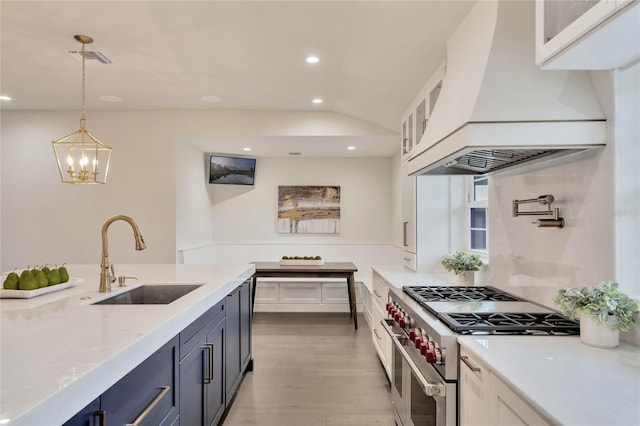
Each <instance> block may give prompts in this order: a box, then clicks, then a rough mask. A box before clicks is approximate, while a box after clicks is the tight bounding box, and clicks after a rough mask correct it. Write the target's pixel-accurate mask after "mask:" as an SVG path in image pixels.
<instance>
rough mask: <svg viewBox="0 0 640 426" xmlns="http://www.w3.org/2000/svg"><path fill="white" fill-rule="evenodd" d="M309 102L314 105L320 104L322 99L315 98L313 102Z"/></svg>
mask: <svg viewBox="0 0 640 426" xmlns="http://www.w3.org/2000/svg"><path fill="white" fill-rule="evenodd" d="M311 102H313V103H314V104H321V103H322V99H320V98H315V99H314V100H312V101H311Z"/></svg>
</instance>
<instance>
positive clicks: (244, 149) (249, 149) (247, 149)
mask: <svg viewBox="0 0 640 426" xmlns="http://www.w3.org/2000/svg"><path fill="white" fill-rule="evenodd" d="M242 150H243V151H251V148H249V147H248V146H247V147H245V148H242Z"/></svg>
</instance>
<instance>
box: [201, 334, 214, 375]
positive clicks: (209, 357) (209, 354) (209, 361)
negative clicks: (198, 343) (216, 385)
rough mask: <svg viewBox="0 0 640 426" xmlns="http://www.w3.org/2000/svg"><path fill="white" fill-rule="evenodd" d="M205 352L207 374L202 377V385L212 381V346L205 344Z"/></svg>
mask: <svg viewBox="0 0 640 426" xmlns="http://www.w3.org/2000/svg"><path fill="white" fill-rule="evenodd" d="M202 348H203V349H205V350H206V351H207V366H208V367H209V374H207V375H205V376H204V379H203V380H204V383H205V384H209V383H211V382H212V381H213V344H212V343H207V344H205V345H204V346H203V347H202Z"/></svg>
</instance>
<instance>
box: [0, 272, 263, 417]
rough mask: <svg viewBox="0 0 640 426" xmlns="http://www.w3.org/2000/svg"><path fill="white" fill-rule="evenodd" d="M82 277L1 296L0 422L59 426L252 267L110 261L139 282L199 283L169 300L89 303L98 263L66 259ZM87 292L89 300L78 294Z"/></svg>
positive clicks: (96, 296) (73, 274)
mask: <svg viewBox="0 0 640 426" xmlns="http://www.w3.org/2000/svg"><path fill="white" fill-rule="evenodd" d="M67 269H68V270H69V275H70V276H71V277H74V278H78V277H83V278H85V282H84V283H82V284H78V285H75V286H72V287H70V288H68V289H65V290H61V291H59V292H55V293H50V294H47V295H43V296H39V297H36V298H33V299H0V330H1V334H0V342H1V345H0V424H9V425H16V426H17V425H28V426H38V425H43V426H44V425H52V424H61V423H63V422H64V421H66V420H68V418H69V417H71V416H72V415H74V414H75V413H76V412H78V411H80V410H81V409H82V408H83V407H84V406H85V405H87V404H88V403H89V402H91V401H93V400H94V399H95V398H96V397H98V396H99V395H100V394H101V393H102V392H104V391H105V390H106V389H108V388H109V387H111V386H112V385H113V384H114V383H116V382H117V381H118V380H119V379H120V378H122V377H124V376H125V375H126V374H127V373H128V372H129V371H131V370H132V369H133V368H134V367H136V366H137V365H138V364H140V363H141V362H142V361H144V360H145V359H146V358H147V357H149V355H151V354H153V353H154V352H155V351H156V350H157V349H159V348H160V347H161V346H162V345H163V344H165V343H166V342H167V341H169V339H171V338H172V337H174V336H175V335H176V334H178V333H179V332H180V331H182V330H183V329H184V328H185V327H186V326H187V325H189V324H190V323H191V322H193V321H194V320H195V319H197V318H198V317H199V316H200V315H202V314H203V313H204V312H206V311H207V309H209V308H210V307H212V306H213V305H215V304H216V303H218V302H219V301H220V300H222V298H224V297H225V296H226V295H227V294H228V293H229V292H231V291H232V290H233V289H235V288H236V287H237V286H238V285H240V284H242V283H243V282H244V281H245V280H246V279H248V278H249V277H251V276H252V275H253V272H254V270H255V267H254V265H250V264H246V265H116V273H117V275H119V276H120V275H124V276H135V277H137V278H138V281H134V280H127V286H128V288H129V289H130V288H131V287H135V286H137V285H138V284H140V283H153V284H171V283H183V284H187V283H202V284H204V285H203V286H202V287H200V288H198V289H196V290H194V291H192V292H190V293H188V294H187V295H185V296H183V297H181V298H179V299H178V300H176V301H174V302H173V303H170V304H167V305H90V304H89V303H90V302H91V301H95V300H96V299H100V298H105V297H109V296H112V295H114V294H117V293H118V292H121V291H125V290H127V289H126V288H125V289H121V288H118V287H117V284H113V287H112V289H113V290H114V291H113V292H112V293H110V294H107V295H105V294H100V293H98V281H99V267H98V266H97V265H68V266H67ZM87 297H89V298H91V299H90V300H89V301H87V300H83V299H85V298H87Z"/></svg>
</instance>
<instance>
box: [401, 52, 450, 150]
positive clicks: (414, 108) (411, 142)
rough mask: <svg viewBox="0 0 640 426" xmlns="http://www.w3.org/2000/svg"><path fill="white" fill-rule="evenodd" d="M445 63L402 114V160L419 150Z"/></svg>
mask: <svg viewBox="0 0 640 426" xmlns="http://www.w3.org/2000/svg"><path fill="white" fill-rule="evenodd" d="M444 72H445V63H444V62H443V63H442V64H441V65H440V66H439V67H438V68H437V69H436V71H435V72H434V73H433V75H432V76H431V78H429V80H428V81H427V82H426V83H425V85H424V86H422V89H420V91H419V92H418V94H417V95H416V97H415V98H414V99H413V100H412V101H411V103H410V104H409V106H408V107H407V109H406V110H405V112H404V113H403V114H402V125H401V126H402V127H401V135H402V151H401V152H402V157H401V158H402V161H403V162H404V161H406V160H408V159H409V158H410V157H411V156H412V155H413V154H414V153H415V152H418V151H420V147H421V146H420V142H421V141H422V137H423V136H424V135H425V130H426V128H427V123H428V122H429V117H430V115H431V111H433V108H434V106H435V104H436V101H437V100H438V95H439V94H440V88H441V87H442V79H443V78H444Z"/></svg>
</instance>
